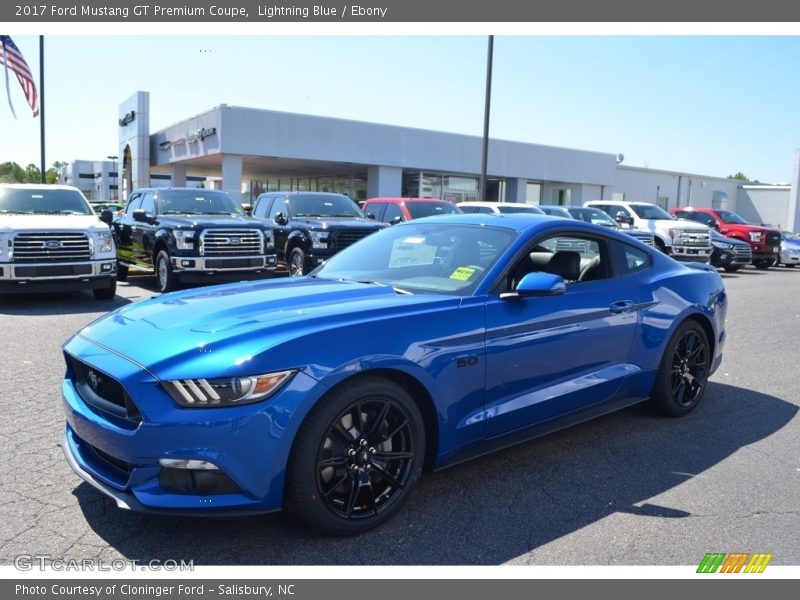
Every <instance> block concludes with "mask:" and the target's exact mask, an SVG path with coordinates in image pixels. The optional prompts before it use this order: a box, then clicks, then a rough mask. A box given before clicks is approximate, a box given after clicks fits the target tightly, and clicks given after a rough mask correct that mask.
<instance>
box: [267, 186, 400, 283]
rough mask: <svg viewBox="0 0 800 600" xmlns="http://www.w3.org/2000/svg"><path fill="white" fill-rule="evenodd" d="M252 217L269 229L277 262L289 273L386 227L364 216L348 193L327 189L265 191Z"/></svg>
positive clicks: (302, 270)
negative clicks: (323, 190)
mask: <svg viewBox="0 0 800 600" xmlns="http://www.w3.org/2000/svg"><path fill="white" fill-rule="evenodd" d="M253 216H255V217H258V218H259V219H262V222H264V223H265V224H266V226H268V227H271V228H272V229H273V231H274V232H275V247H276V249H277V252H278V263H279V264H280V266H281V267H283V268H286V269H288V271H289V275H293V276H296V275H305V274H306V273H308V272H309V271H311V270H312V269H315V268H316V267H317V266H319V265H320V264H321V263H322V262H324V261H325V260H327V259H328V258H330V257H331V256H333V255H334V254H336V253H337V252H339V250H343V249H345V248H346V247H347V246H349V245H350V244H353V243H355V242H357V241H358V240H360V239H361V238H364V237H367V236H368V235H369V234H371V233H374V232H375V231H378V230H379V229H384V228H385V227H386V226H387V225H386V224H385V223H376V222H375V221H373V220H371V219H367V218H366V217H365V216H364V213H362V212H361V209H360V208H358V205H357V204H356V203H355V202H353V200H352V199H351V198H349V197H348V196H345V195H344V194H334V193H330V192H267V193H264V194H261V195H260V196H259V197H258V198H257V199H256V202H255V204H254V205H253Z"/></svg>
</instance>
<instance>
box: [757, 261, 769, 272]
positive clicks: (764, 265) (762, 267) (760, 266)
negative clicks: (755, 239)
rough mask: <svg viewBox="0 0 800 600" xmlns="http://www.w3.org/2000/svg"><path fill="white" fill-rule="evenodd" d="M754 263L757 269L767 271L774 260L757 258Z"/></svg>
mask: <svg viewBox="0 0 800 600" xmlns="http://www.w3.org/2000/svg"><path fill="white" fill-rule="evenodd" d="M753 265H754V266H755V268H756V269H758V270H760V271H766V270H767V269H769V268H770V267H771V266H772V260H770V259H766V260H756V261H753Z"/></svg>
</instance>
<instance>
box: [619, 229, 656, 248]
mask: <svg viewBox="0 0 800 600" xmlns="http://www.w3.org/2000/svg"><path fill="white" fill-rule="evenodd" d="M625 233H627V234H628V235H629V236H631V237H632V238H636V239H637V240H639V241H640V242H642V243H643V244H647V245H648V246H652V245H653V244H654V242H653V234H652V233H647V232H646V231H633V230H630V231H626V232H625Z"/></svg>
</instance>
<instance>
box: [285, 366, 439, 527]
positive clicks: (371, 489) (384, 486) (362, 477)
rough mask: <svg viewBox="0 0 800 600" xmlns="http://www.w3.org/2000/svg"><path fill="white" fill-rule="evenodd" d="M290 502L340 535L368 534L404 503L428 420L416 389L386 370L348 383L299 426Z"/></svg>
mask: <svg viewBox="0 0 800 600" xmlns="http://www.w3.org/2000/svg"><path fill="white" fill-rule="evenodd" d="M295 440H296V441H295V444H294V448H293V449H292V454H291V457H290V459H289V463H288V466H287V474H286V495H285V504H286V508H287V509H288V510H290V511H291V512H293V513H294V514H295V515H296V516H298V517H299V518H300V519H302V520H303V521H305V522H306V523H307V524H308V525H309V526H311V527H312V528H314V529H318V530H321V531H324V532H327V533H330V534H334V535H353V534H357V533H362V532H364V531H367V530H369V529H372V528H373V527H377V526H378V525H380V524H382V523H384V522H385V521H387V520H388V519H389V518H391V517H392V516H393V515H394V514H395V513H396V512H397V511H398V510H399V509H400V507H401V506H402V505H403V503H404V502H405V500H406V499H407V498H408V496H409V495H410V493H411V490H412V489H413V487H414V485H415V483H416V482H417V480H418V479H419V476H420V474H421V473H422V464H423V460H424V456H425V427H424V424H423V422H422V416H421V415H420V412H419V409H418V408H417V406H416V404H415V403H414V400H413V399H412V398H411V396H410V395H409V394H408V393H407V392H406V391H405V390H404V389H403V388H401V387H399V386H398V385H396V384H395V383H393V382H391V381H389V380H386V379H383V378H381V377H364V378H361V379H359V380H356V381H353V382H351V383H345V384H343V385H342V386H341V387H339V388H337V389H336V390H334V391H333V392H332V393H331V394H330V395H328V396H327V397H326V398H324V399H323V400H321V401H320V403H319V404H318V405H317V406H316V407H314V409H313V410H312V411H311V413H309V415H308V417H307V418H306V421H305V422H304V423H303V425H302V427H301V428H300V430H299V431H298V433H297V435H296V438H295Z"/></svg>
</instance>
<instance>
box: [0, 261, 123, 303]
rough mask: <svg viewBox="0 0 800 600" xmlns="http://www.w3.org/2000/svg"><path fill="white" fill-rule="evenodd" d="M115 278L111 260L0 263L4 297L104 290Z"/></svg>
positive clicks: (113, 262)
mask: <svg viewBox="0 0 800 600" xmlns="http://www.w3.org/2000/svg"><path fill="white" fill-rule="evenodd" d="M116 274H117V262H116V260H115V259H113V258H109V259H105V260H93V261H83V262H74V263H0V291H2V292H3V293H12V294H13V293H21V294H25V293H29V292H55V291H77V290H91V289H99V288H105V287H108V286H109V285H111V281H112V280H113V278H114V277H115V276H116Z"/></svg>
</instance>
